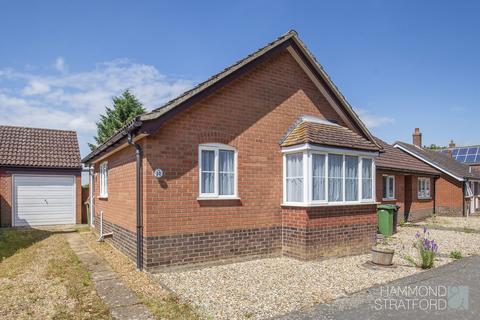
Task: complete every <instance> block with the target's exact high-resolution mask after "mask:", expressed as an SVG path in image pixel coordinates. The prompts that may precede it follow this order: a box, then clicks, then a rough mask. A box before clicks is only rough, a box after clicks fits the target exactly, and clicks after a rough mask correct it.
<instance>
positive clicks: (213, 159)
mask: <svg viewBox="0 0 480 320" xmlns="http://www.w3.org/2000/svg"><path fill="white" fill-rule="evenodd" d="M199 159H200V163H199V174H200V198H202V197H203V198H228V197H230V198H231V197H236V195H237V191H236V189H237V174H236V170H237V169H236V168H237V157H236V151H235V149H234V148H232V147H230V146H225V145H216V144H212V145H201V146H200V148H199Z"/></svg>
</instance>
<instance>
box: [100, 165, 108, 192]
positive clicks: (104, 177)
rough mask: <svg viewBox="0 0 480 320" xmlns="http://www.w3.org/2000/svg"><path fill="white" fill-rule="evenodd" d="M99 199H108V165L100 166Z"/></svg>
mask: <svg viewBox="0 0 480 320" xmlns="http://www.w3.org/2000/svg"><path fill="white" fill-rule="evenodd" d="M100 197H102V198H106V197H108V163H107V162H102V163H101V164H100Z"/></svg>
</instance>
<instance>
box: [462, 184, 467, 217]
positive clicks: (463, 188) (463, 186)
mask: <svg viewBox="0 0 480 320" xmlns="http://www.w3.org/2000/svg"><path fill="white" fill-rule="evenodd" d="M465 183H466V182H465V181H464V182H463V184H462V215H463V216H464V217H465Z"/></svg>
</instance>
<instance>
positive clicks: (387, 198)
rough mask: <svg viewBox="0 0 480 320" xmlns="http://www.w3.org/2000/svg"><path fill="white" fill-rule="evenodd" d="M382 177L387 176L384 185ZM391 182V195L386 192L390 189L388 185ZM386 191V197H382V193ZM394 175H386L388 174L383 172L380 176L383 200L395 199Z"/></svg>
mask: <svg viewBox="0 0 480 320" xmlns="http://www.w3.org/2000/svg"><path fill="white" fill-rule="evenodd" d="M384 178H387V183H386V184H385V185H383V179H384ZM391 183H393V194H392V195H389V194H388V190H390V188H389V186H390V184H391ZM385 191H386V195H387V196H386V197H384V196H383V195H384V193H385ZM395 199H396V198H395V176H393V175H388V174H384V175H383V176H382V200H385V201H388V200H395Z"/></svg>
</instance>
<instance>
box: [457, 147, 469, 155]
mask: <svg viewBox="0 0 480 320" xmlns="http://www.w3.org/2000/svg"><path fill="white" fill-rule="evenodd" d="M467 150H468V148H460V149H458V155H459V156H466V155H467Z"/></svg>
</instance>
